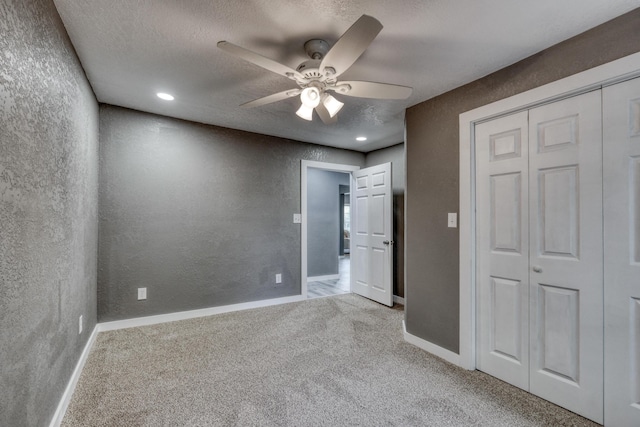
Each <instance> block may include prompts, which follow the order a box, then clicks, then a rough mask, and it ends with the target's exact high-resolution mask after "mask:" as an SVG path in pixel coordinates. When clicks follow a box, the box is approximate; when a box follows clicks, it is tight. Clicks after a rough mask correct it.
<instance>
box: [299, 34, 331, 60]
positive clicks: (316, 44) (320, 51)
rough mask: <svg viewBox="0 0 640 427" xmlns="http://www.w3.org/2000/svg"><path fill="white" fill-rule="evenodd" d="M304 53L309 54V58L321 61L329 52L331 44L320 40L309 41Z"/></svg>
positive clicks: (305, 45)
mask: <svg viewBox="0 0 640 427" xmlns="http://www.w3.org/2000/svg"><path fill="white" fill-rule="evenodd" d="M304 51H305V52H307V55H308V56H309V58H311V59H317V60H318V61H319V60H321V59H322V58H324V56H325V55H326V54H327V52H329V43H327V42H326V41H324V40H320V39H311V40H307V42H306V43H305V44H304Z"/></svg>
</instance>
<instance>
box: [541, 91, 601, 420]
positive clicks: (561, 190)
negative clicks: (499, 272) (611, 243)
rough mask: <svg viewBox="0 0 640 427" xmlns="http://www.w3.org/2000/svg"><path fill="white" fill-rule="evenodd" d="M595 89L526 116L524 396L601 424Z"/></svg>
mask: <svg viewBox="0 0 640 427" xmlns="http://www.w3.org/2000/svg"><path fill="white" fill-rule="evenodd" d="M601 122H602V115H601V92H600V91H594V92H590V93H587V94H584V95H580V96H577V97H573V98H570V99H567V100H564V101H559V102H555V103H553V104H549V105H545V106H542V107H539V108H535V109H532V110H530V111H529V207H530V210H529V218H530V239H529V243H530V249H529V251H530V260H531V270H530V274H529V280H530V303H531V304H530V309H529V310H530V332H529V335H530V340H531V341H530V378H529V381H530V389H529V390H530V391H531V393H534V394H536V395H538V396H540V397H542V398H544V399H547V400H549V401H551V402H554V403H556V404H558V405H560V406H563V407H565V408H567V409H569V410H571V411H574V412H576V413H578V414H580V415H583V416H585V417H587V418H590V419H592V420H594V421H597V422H600V423H601V422H602V421H603V332H602V329H603V327H602V325H603V304H602V301H603V268H602V257H603V252H602V250H603V248H602V245H603V243H602V126H601Z"/></svg>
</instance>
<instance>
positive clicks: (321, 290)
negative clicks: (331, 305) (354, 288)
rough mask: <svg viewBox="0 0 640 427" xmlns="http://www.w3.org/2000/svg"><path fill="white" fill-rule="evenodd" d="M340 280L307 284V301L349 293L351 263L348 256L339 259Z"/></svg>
mask: <svg viewBox="0 0 640 427" xmlns="http://www.w3.org/2000/svg"><path fill="white" fill-rule="evenodd" d="M338 273H339V274H340V278H338V279H332V280H320V281H317V282H308V283H307V299H311V298H318V297H328V296H332V295H341V294H347V293H349V292H351V286H350V282H351V261H350V259H349V255H345V256H343V257H340V262H339V266H338Z"/></svg>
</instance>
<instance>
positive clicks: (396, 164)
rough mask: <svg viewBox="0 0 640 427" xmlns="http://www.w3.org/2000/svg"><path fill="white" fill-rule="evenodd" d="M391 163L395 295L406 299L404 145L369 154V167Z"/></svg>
mask: <svg viewBox="0 0 640 427" xmlns="http://www.w3.org/2000/svg"><path fill="white" fill-rule="evenodd" d="M388 162H391V184H392V185H393V242H394V248H393V294H394V295H397V296H399V297H402V298H404V187H405V183H404V180H405V179H404V177H405V165H404V164H405V160H404V143H402V144H396V145H394V146H391V147H388V148H383V149H380V150H376V151H371V152H369V153H367V157H366V159H365V164H366V166H367V167H370V166H375V165H381V164H383V163H388Z"/></svg>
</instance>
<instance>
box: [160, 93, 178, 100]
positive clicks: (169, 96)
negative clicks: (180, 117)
mask: <svg viewBox="0 0 640 427" xmlns="http://www.w3.org/2000/svg"><path fill="white" fill-rule="evenodd" d="M156 95H158V98H160V99H164V100H165V101H173V100H174V98H173V95H169V94H168V93H162V92H158V93H157V94H156Z"/></svg>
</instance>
